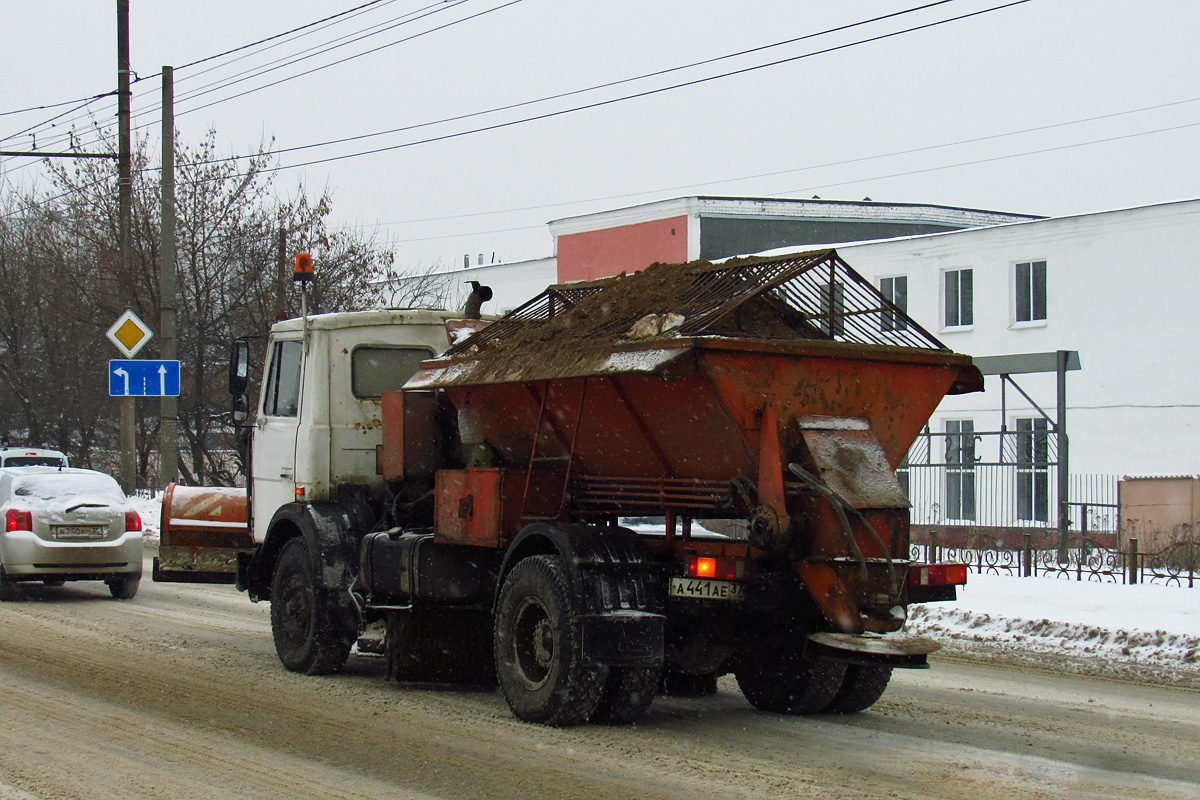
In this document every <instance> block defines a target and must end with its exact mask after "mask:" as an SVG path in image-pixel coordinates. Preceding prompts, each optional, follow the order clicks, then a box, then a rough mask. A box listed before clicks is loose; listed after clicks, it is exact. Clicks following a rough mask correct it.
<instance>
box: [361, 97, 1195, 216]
mask: <svg viewBox="0 0 1200 800" xmlns="http://www.w3.org/2000/svg"><path fill="white" fill-rule="evenodd" d="M1189 103H1200V97H1191V98H1188V99H1186V100H1174V101H1171V102H1169V103H1158V104H1157V105H1152V106H1142V107H1141V108H1131V109H1126V110H1124V111H1114V112H1112V113H1110V114H1097V115H1095V116H1091V117H1081V118H1079V119H1073V120H1067V121H1065V122H1053V123H1049V124H1047V125H1037V126H1034V127H1032V128H1021V129H1019V130H1015V131H1005V132H1003V133H992V134H988V135H986V136H974V137H971V138H969V139H957V140H955V141H952V142H941V143H939V144H930V145H925V146H922V147H910V148H907V149H905V150H892V151H890V152H887V153H876V154H874V155H869V156H858V157H856V158H846V159H842V160H839V161H826V162H824V163H821V164H809V165H807V166H803V167H790V168H788V169H780V170H772V171H770V172H759V173H756V174H754V175H740V176H738V177H735V178H717V179H712V180H703V181H694V182H692V183H686V184H683V185H681V186H666V187H662V188H659V189H646V190H644V191H640V192H627V193H624V194H614V195H606V196H604V197H590V198H587V199H582V200H566V201H563V202H558V203H543V204H541V205H534V206H523V207H521V208H506V209H499V210H492V211H476V212H472V213H469V214H450V215H447V216H441V217H423V218H420V219H406V220H401V221H397V222H381V223H377V224H379V225H412V224H416V223H425V222H444V221H446V220H454V219H468V218H471V217H487V216H493V215H495V214H511V213H517V212H521V211H540V210H544V209H550V208H561V207H563V206H574V205H580V204H581V203H601V202H605V201H609V200H624V199H628V198H631V197H642V196H645V195H654V194H663V193H666V192H679V191H684V190H685V189H696V188H703V187H706V186H717V185H720V184H725V183H742V182H745V181H752V180H758V179H761V178H774V177H778V176H780V175H792V174H795V173H799V172H812V171H814V170H819V169H829V168H831V167H844V166H849V165H850V164H861V163H864V162H867V161H878V160H880V159H883V158H895V157H897V156H908V155H915V154H917V153H928V152H932V151H934V150H944V149H946V148H948V147H960V146H962V145H966V144H978V143H980V142H989V141H995V140H996V139H1005V138H1008V137H1011V136H1023V135H1025V134H1028V133H1040V132H1042V131H1049V130H1054V129H1056V128H1066V127H1069V126H1072V125H1083V124H1086V123H1089V122H1099V121H1101V120H1106V119H1115V118H1117V117H1125V116H1129V115H1131V114H1141V113H1144V112H1146V111H1158V110H1160V109H1164V108H1173V107H1175V106H1181V105H1187V104H1189ZM1169 130H1175V128H1159V129H1154V130H1150V131H1142V132H1140V133H1137V134H1134V135H1135V136H1146V135H1150V134H1153V133H1161V132H1164V131H1169ZM1083 144H1089V142H1084V143H1082V144H1080V145H1072V146H1082V145H1083ZM1018 155H1023V154H1018ZM967 163H972V162H967ZM864 180H872V179H869V178H868V179H864ZM812 188H818V189H819V188H824V186H818V187H812ZM794 191H796V192H799V191H808V189H796V190H794ZM789 193H790V192H776V193H774V195H779V194H789ZM774 195H772V196H774ZM353 227H373V226H370V225H367V226H353Z"/></svg>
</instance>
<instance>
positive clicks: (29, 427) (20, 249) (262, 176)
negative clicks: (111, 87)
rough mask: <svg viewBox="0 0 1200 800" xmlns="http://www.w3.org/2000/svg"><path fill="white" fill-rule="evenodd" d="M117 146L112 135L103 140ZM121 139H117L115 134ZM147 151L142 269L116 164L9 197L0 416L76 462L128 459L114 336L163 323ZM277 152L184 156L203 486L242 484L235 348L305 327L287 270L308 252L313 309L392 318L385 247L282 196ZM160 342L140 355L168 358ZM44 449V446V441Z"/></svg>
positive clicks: (196, 471)
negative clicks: (233, 393)
mask: <svg viewBox="0 0 1200 800" xmlns="http://www.w3.org/2000/svg"><path fill="white" fill-rule="evenodd" d="M102 133H103V132H102ZM108 134H109V135H111V132H108ZM146 144H147V143H146V141H145V140H144V139H143V140H140V141H138V142H136V146H135V162H134V170H135V171H134V175H135V180H134V205H133V213H134V219H133V229H132V237H131V238H132V249H133V253H132V263H131V266H130V269H129V271H128V272H126V273H122V271H121V269H120V266H119V259H118V257H117V203H116V181H117V175H116V168H115V165H114V164H112V163H109V162H106V161H100V160H80V161H76V162H73V163H71V162H66V163H64V162H57V163H53V164H48V165H47V167H48V171H49V175H50V187H49V190H48V191H41V190H29V191H27V192H26V193H24V194H23V195H18V194H16V193H14V192H12V191H11V190H8V189H7V188H6V187H4V186H0V212H2V213H3V216H0V317H3V318H2V319H0V379H2V383H3V385H2V386H0V413H2V414H3V415H4V425H5V427H6V428H7V429H8V430H10V431H12V432H14V433H17V432H19V433H22V434H23V435H24V436H25V437H26V438H27V439H28V440H29V441H30V443H39V444H40V443H46V442H50V443H55V444H58V445H59V446H61V447H62V449H64V450H68V451H69V452H71V453H72V455H73V456H74V457H75V460H76V461H77V462H80V463H83V464H88V465H96V466H100V467H107V468H109V469H111V468H113V466H115V458H113V459H112V461H113V463H112V464H110V463H109V458H110V457H112V456H113V455H114V454H115V451H116V449H117V445H116V442H117V427H118V426H117V416H118V404H117V403H116V402H115V401H114V400H113V399H111V398H109V397H108V396H107V391H106V387H105V379H104V371H103V366H102V365H103V364H104V362H106V361H107V359H108V358H109V356H110V354H111V353H110V351H111V347H110V345H109V344H108V343H107V342H106V341H105V340H104V335H103V334H104V330H105V329H106V328H107V327H108V325H109V324H111V322H112V321H113V320H115V319H116V317H117V316H118V315H119V314H120V313H121V311H123V310H124V303H123V298H124V297H125V296H126V295H127V293H129V292H130V291H131V292H132V296H133V298H134V300H133V304H132V305H133V310H134V311H135V313H137V314H138V316H140V317H141V318H142V319H143V320H146V321H147V322H148V323H150V324H151V326H152V327H153V326H154V325H155V322H156V321H157V320H158V318H159V308H160V296H159V287H158V270H159V256H160V254H159V222H160V221H159V217H158V213H159V204H158V184H157V178H158V173H157V171H156V170H151V169H150V168H149V156H148V154H147V146H146ZM271 165H272V157H271V156H270V154H269V153H268V152H267V151H266V148H265V147H264V148H260V150H259V152H256V153H254V154H251V155H250V156H247V157H243V158H240V159H228V158H222V157H221V155H220V153H219V152H218V147H217V139H216V134H215V133H214V132H212V131H209V132H208V134H207V135H206V136H205V137H204V138H203V139H202V140H201V141H200V142H199V144H197V145H196V146H194V147H190V148H189V147H184V146H179V145H177V155H176V170H177V184H176V185H177V197H176V214H177V220H176V231H177V241H178V245H177V265H178V270H179V280H178V287H179V296H178V317H177V326H178V338H177V349H178V357H179V360H180V362H181V367H182V376H183V385H182V387H181V389H182V392H181V396H180V398H179V433H180V437H181V440H182V441H181V445H180V452H181V453H182V454H183V455H184V458H183V459H182V461H183V464H182V473H183V475H184V477H185V480H187V481H188V482H197V483H199V482H218V483H229V482H232V481H234V480H235V479H236V478H237V472H238V470H239V468H240V464H239V463H238V462H237V460H236V458H234V457H232V455H231V454H232V448H231V446H230V444H231V442H230V439H231V430H230V428H229V425H228V421H227V416H226V412H227V409H228V404H229V398H228V395H227V393H226V387H225V374H226V372H225V371H226V364H227V353H228V345H229V342H230V340H231V339H232V338H235V337H237V336H245V335H250V336H264V335H265V334H266V333H267V331H268V329H269V327H270V325H271V324H272V323H273V322H275V321H276V320H277V319H280V318H282V317H289V316H296V315H297V314H298V313H299V308H298V301H297V299H296V296H295V293H294V292H291V291H289V289H288V287H289V286H290V284H291V276H290V270H287V269H285V268H283V265H281V264H280V257H279V251H280V247H279V238H280V236H281V235H282V236H283V237H284V239H285V242H286V248H287V251H288V253H289V254H290V253H294V252H296V251H300V250H303V251H307V252H310V253H312V254H313V257H314V260H315V262H316V264H317V265H318V270H317V274H316V280H315V282H314V284H313V285H312V286H311V288H310V295H309V296H310V302H311V306H312V310H313V311H344V310H354V309H359V308H365V307H369V306H371V305H374V304H377V303H378V301H379V299H380V296H379V290H378V279H379V278H381V277H383V276H385V275H387V274H388V273H389V271H390V270H391V267H392V257H391V247H390V244H389V243H388V242H386V241H383V240H382V239H381V238H380V237H379V236H378V235H377V234H370V235H362V234H359V233H356V232H355V231H354V230H353V229H351V230H333V229H331V227H330V226H329V224H328V217H329V215H330V213H331V210H332V200H331V198H330V196H329V194H328V193H327V192H326V193H322V194H320V195H319V196H317V197H315V198H313V197H310V196H309V194H308V193H307V192H306V191H305V188H304V186H303V185H297V186H296V187H295V188H294V189H293V190H292V191H291V194H290V195H289V196H284V197H280V196H279V195H278V192H277V191H276V189H275V186H274V181H273V176H274V174H275V173H274V172H273V171H272V170H271ZM156 348H157V342H156V341H154V340H152V341H151V342H150V344H149V345H148V347H147V349H146V350H145V351H144V352H143V353H142V354H140V355H145V356H149V357H155V356H156V355H157V353H156ZM138 411H139V416H138V453H137V463H138V468H139V473H140V477H139V480H140V481H141V482H142V483H143V485H146V484H147V481H148V476H149V475H150V474H151V471H152V470H153V469H154V466H155V465H154V463H153V462H154V453H155V451H156V450H157V441H156V440H157V436H158V433H159V421H158V418H157V404H155V403H145V402H143V403H139V404H138ZM34 440H36V441H34Z"/></svg>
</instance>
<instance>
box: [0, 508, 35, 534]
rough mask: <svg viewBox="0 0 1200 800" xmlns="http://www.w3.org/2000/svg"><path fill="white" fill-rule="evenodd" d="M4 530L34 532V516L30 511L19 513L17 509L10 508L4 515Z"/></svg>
mask: <svg viewBox="0 0 1200 800" xmlns="http://www.w3.org/2000/svg"><path fill="white" fill-rule="evenodd" d="M4 530H6V531H32V530H33V514H31V513H30V512H28V511H18V510H17V509H15V508H10V509H9V510H8V512H7V513H5V515H4Z"/></svg>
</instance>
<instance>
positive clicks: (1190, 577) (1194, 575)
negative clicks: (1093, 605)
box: [910, 534, 1200, 589]
mask: <svg viewBox="0 0 1200 800" xmlns="http://www.w3.org/2000/svg"><path fill="white" fill-rule="evenodd" d="M932 539H933V540H932V541H931V542H929V543H927V544H913V545H912V547H911V548H910V556H911V558H912V559H913V560H914V561H923V562H925V563H930V564H936V563H955V564H966V565H967V566H968V569H969V570H970V571H972V572H976V573H978V574H981V575H1011V576H1014V577H1034V576H1051V577H1056V578H1064V579H1073V580H1076V581H1100V582H1105V583H1121V584H1136V583H1152V584H1160V585H1164V586H1182V587H1187V588H1189V589H1190V588H1194V587H1197V586H1200V542H1197V541H1184V542H1177V543H1175V544H1173V545H1170V546H1169V547H1167V548H1165V549H1163V550H1160V551H1159V552H1157V553H1142V552H1140V551H1139V549H1138V540H1137V539H1136V538H1133V539H1129V540H1128V543H1127V545H1126V546H1125V547H1124V548H1111V547H1106V546H1104V545H1102V544H1101V543H1100V542H1097V541H1096V540H1094V539H1091V538H1089V537H1082V536H1075V537H1072V538H1071V539H1069V540H1068V541H1067V542H1066V546H1065V547H1061V548H1053V549H1044V548H1043V549H1036V548H1034V547H1033V536H1032V535H1031V534H1026V536H1025V542H1024V546H1023V547H1019V548H1012V547H989V548H968V547H941V546H939V545H938V543H937V537H936V536H935V537H932Z"/></svg>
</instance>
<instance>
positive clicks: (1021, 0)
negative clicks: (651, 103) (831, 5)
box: [203, 0, 1031, 172]
mask: <svg viewBox="0 0 1200 800" xmlns="http://www.w3.org/2000/svg"><path fill="white" fill-rule="evenodd" d="M1028 2H1031V0H1012V2H1008V3H1003V4H1001V5H997V6H992V7H990V8H985V9H981V10H979V11H972V12H969V13H966V14H960V15H958V16H955V17H948V18H946V19H940V20H935V21H933V22H927V23H924V24H921V25H914V26H912V27H909V28H904V29H901V30H898V31H892V32H889V33H882V34H879V35H877V36H871V37H868V38H865V39H859V40H857V41H853V42H847V43H844V44H839V45H833V46H830V47H826V48H823V49H821V50H814V51H811V52H808V53H801V54H800V55H796V56H789V57H787V58H781V59H777V60H775V61H768V62H766V63H763V64H755V65H752V66H748V67H742V68H740V69H734V70H729V71H727V72H721V73H718V74H716V75H709V76H706V77H702V78H695V79H693V80H688V81H682V82H680V83H674V84H670V85H668V86H661V87H658V88H655V89H646V90H644V91H640V92H634V93H632V94H627V95H622V96H620V97H613V98H609V99H606V100H597V101H595V102H592V103H585V104H583V105H578V106H572V107H570V108H564V109H559V110H556V111H548V112H545V113H542V114H535V115H533V116H529V117H522V118H520V119H515V120H509V121H507V122H498V123H495V124H493V125H485V126H482V127H478V128H470V129H468V130H464V131H456V132H453V133H446V134H441V135H439V136H431V137H428V138H425V139H417V140H413V141H409V142H401V143H400V144H394V145H388V146H385V147H376V148H372V149H369V150H359V151H356V152H353V153H343V154H342V155H338V156H329V157H328V158H319V159H313V160H311V161H303V162H300V163H297V164H287V165H281V166H277V167H271V168H270V171H271V172H279V171H282V170H286V169H299V168H301V167H311V166H316V165H318V164H328V163H332V162H334V161H344V160H346V159H350V158H360V157H362V156H367V155H377V154H379V153H386V152H391V151H394V150H402V149H405V148H409V147H416V146H419V145H425V144H432V143H434V142H442V141H447V140H450V139H458V138H462V137H464V136H471V135H474V134H477V133H486V132H490V131H496V130H502V129H504V128H511V127H514V126H517V125H524V124H526V123H529V122H538V121H541V120H546V119H552V118H554V117H561V116H565V115H567V114H573V113H575V112H577V111H587V110H591V109H596V108H603V107H605V106H610V105H615V104H616V103H623V102H625V101H627V100H635V99H639V98H643V97H651V96H653V95H657V94H663V93H665V92H670V91H674V90H676V89H683V88H687V87H691V86H699V85H701V84H705V83H711V82H712V81H717V80H722V79H724V78H730V77H733V76H736V75H745V74H748V73H751V72H757V71H758V70H762V69H768V68H770V67H777V66H780V65H782V64H790V63H794V62H796V61H801V60H804V59H807V58H814V57H816V56H820V55H827V54H829V53H834V52H838V51H840V50H847V49H850V48H852V47H857V46H859V45H864V44H871V43H874V42H879V41H883V40H885V39H892V38H895V37H897V36H903V35H906V34H909V33H915V32H917V31H922V30H927V29H930V28H935V27H938V26H940V25H946V24H949V23H951V22H960V21H962V20H965V19H971V18H972V17H978V16H981V15H983V14H990V13H992V12H994V11H1002V10H1004V9H1007V8H1013V7H1014V6H1019V5H1024V4H1025V3H1028ZM817 35H820V34H810V35H809V36H808V37H806V38H811V37H812V36H817ZM452 120H453V118H447V119H446V120H437V121H435V122H429V123H422V124H421V125H419V126H411V127H429V126H431V125H436V124H441V123H443V122H448V121H452ZM337 141H338V140H330V141H328V142H317V143H314V144H310V145H304V146H302V147H295V148H289V150H288V151H287V152H290V151H294V150H300V149H311V148H315V147H324V146H328V145H330V144H333V143H336V142H337ZM275 152H285V151H283V150H280V151H275ZM246 157H247V156H229V157H226V158H219V159H212V160H210V161H206V162H203V163H222V162H226V161H237V160H238V159H241V158H246Z"/></svg>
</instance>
